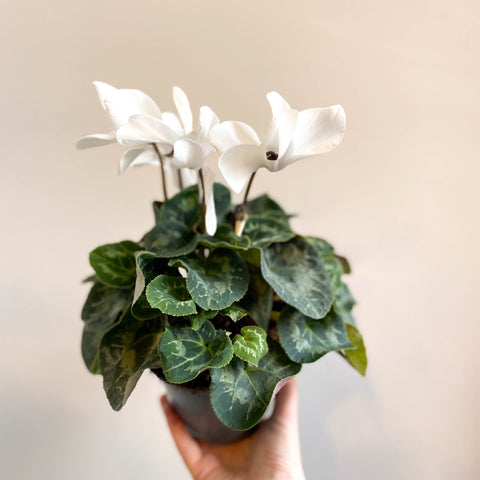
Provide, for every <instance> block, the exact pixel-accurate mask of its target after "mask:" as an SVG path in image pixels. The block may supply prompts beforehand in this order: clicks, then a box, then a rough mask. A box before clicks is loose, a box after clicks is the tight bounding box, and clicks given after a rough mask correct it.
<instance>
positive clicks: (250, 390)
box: [210, 339, 301, 430]
mask: <svg viewBox="0 0 480 480" xmlns="http://www.w3.org/2000/svg"><path fill="white" fill-rule="evenodd" d="M268 347H269V351H268V353H267V354H266V355H265V356H264V357H263V358H262V359H261V360H260V362H259V364H258V367H255V366H253V365H250V364H248V363H245V362H244V361H243V360H240V359H239V358H235V357H234V358H233V359H232V361H231V362H230V363H229V364H228V365H226V366H225V367H223V368H212V369H210V374H211V377H212V384H211V387H210V399H211V403H212V407H213V409H214V411H215V414H216V415H217V417H218V418H219V419H220V420H221V421H222V422H223V423H224V424H225V425H227V426H228V427H230V428H232V429H234V430H248V429H249V428H252V427H253V426H254V425H256V424H257V423H258V422H259V421H260V419H261V418H262V416H263V414H264V413H265V411H266V409H267V407H268V405H269V404H270V401H271V399H272V396H273V393H274V391H275V387H276V386H277V385H278V383H279V382H280V381H282V380H283V379H285V378H287V377H292V376H293V375H296V374H297V373H298V372H299V371H300V369H301V365H299V364H297V363H293V362H292V361H291V360H290V359H289V358H288V357H287V356H286V355H285V353H284V352H283V350H282V349H281V347H280V346H279V345H278V344H277V343H276V342H274V341H273V340H271V339H269V340H268Z"/></svg>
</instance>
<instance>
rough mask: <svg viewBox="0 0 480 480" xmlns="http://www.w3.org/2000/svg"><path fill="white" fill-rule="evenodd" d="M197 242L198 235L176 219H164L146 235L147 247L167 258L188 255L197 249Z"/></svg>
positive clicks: (159, 255)
mask: <svg viewBox="0 0 480 480" xmlns="http://www.w3.org/2000/svg"><path fill="white" fill-rule="evenodd" d="M164 207H165V205H164ZM197 243H198V235H197V234H196V233H195V232H194V231H192V230H191V229H190V227H189V226H188V225H186V224H185V223H183V222H180V221H178V220H174V219H169V220H162V221H161V223H159V224H158V225H157V226H155V227H154V228H153V229H152V230H150V232H148V233H147V235H146V236H145V247H146V249H147V250H149V251H151V252H154V253H155V254H156V255H157V256H158V257H165V258H170V257H176V256H179V255H187V254H189V253H191V252H193V251H194V250H195V247H196V246H197Z"/></svg>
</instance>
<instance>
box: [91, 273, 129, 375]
mask: <svg viewBox="0 0 480 480" xmlns="http://www.w3.org/2000/svg"><path fill="white" fill-rule="evenodd" d="M131 299H132V292H131V291H130V290H127V289H124V288H112V287H107V286H106V285H104V284H102V283H100V282H96V283H95V284H94V285H93V286H92V288H91V290H90V293H89V294H88V297H87V300H86V302H85V305H84V306H83V310H82V320H83V321H84V322H85V326H84V328H83V334H82V357H83V361H84V362H85V365H86V366H87V368H88V369H89V370H90V371H91V372H92V373H99V372H100V366H99V353H100V344H101V342H102V338H103V336H104V335H105V334H106V333H107V332H108V331H109V330H110V329H111V328H113V327H114V326H115V325H116V324H117V323H118V322H119V321H120V318H121V315H122V312H124V311H125V309H126V308H127V306H128V305H129V304H130V302H131Z"/></svg>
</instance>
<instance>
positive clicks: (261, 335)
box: [233, 326, 268, 367]
mask: <svg viewBox="0 0 480 480" xmlns="http://www.w3.org/2000/svg"><path fill="white" fill-rule="evenodd" d="M267 352H268V345H267V334H266V333H265V332H264V331H263V330H262V329H261V328H260V327H254V326H248V327H243V328H242V330H241V335H235V338H234V341H233V353H234V354H235V355H236V356H237V357H239V358H241V359H242V360H245V361H246V362H249V363H251V364H253V365H255V366H256V367H257V366H258V362H259V361H260V360H261V359H262V358H263V357H264V356H265V355H266V354H267Z"/></svg>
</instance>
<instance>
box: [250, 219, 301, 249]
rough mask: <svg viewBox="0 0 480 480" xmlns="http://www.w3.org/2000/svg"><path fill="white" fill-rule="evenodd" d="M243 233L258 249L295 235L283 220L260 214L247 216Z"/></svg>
mask: <svg viewBox="0 0 480 480" xmlns="http://www.w3.org/2000/svg"><path fill="white" fill-rule="evenodd" d="M243 233H244V235H246V236H247V237H249V238H250V240H251V242H252V246H253V247H256V248H260V249H262V248H265V247H268V246H269V245H271V244H272V243H278V242H286V241H287V240H290V239H292V238H293V237H294V236H295V233H294V232H293V231H292V230H291V228H290V227H289V226H288V223H287V222H285V221H284V220H281V219H277V218H275V217H272V218H268V217H262V216H249V217H248V218H247V223H246V224H245V230H244V232H243Z"/></svg>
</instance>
